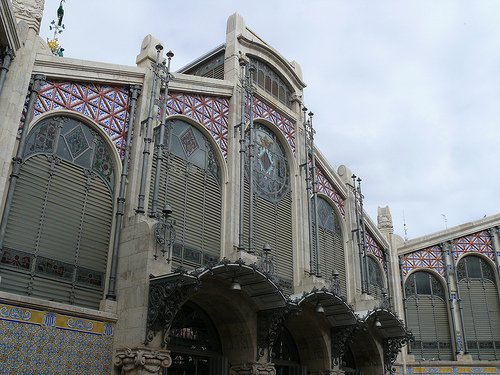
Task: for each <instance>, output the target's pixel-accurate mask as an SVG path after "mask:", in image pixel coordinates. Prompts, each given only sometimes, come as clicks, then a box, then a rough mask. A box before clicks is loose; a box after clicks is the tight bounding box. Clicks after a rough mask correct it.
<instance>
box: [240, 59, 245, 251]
mask: <svg viewBox="0 0 500 375" xmlns="http://www.w3.org/2000/svg"><path fill="white" fill-rule="evenodd" d="M245 66H246V61H245V59H243V58H241V59H240V70H241V79H240V80H241V123H240V141H239V142H240V201H239V206H240V207H239V208H240V217H239V222H238V231H239V234H238V250H239V251H243V250H244V246H243V241H244V239H243V227H244V219H245V218H244V216H245V215H244V212H243V211H244V209H245V155H246V150H245V101H246V95H245V93H246V87H245V86H246V81H245Z"/></svg>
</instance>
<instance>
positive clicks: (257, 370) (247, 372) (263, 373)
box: [230, 362, 276, 375]
mask: <svg viewBox="0 0 500 375" xmlns="http://www.w3.org/2000/svg"><path fill="white" fill-rule="evenodd" d="M230 374H231V375H276V369H275V368H274V363H259V362H248V363H242V364H239V365H233V366H231V370H230Z"/></svg>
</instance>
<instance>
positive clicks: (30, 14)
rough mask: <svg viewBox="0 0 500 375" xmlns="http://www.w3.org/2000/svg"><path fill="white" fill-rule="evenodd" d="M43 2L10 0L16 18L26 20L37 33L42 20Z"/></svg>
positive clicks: (41, 0)
mask: <svg viewBox="0 0 500 375" xmlns="http://www.w3.org/2000/svg"><path fill="white" fill-rule="evenodd" d="M44 3H45V1H44V0H12V8H13V10H14V14H15V16H16V18H17V19H18V20H24V21H26V23H27V24H28V25H29V26H30V27H32V28H33V29H35V30H36V32H37V33H38V32H39V31H40V23H41V22H42V16H43V7H44Z"/></svg>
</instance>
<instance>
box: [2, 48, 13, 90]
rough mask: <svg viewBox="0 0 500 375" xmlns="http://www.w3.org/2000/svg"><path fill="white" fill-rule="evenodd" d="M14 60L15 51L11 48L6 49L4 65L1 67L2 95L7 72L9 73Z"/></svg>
mask: <svg viewBox="0 0 500 375" xmlns="http://www.w3.org/2000/svg"><path fill="white" fill-rule="evenodd" d="M13 59H14V51H13V50H12V49H11V48H10V47H6V48H5V52H4V55H3V63H2V66H1V67H0V93H2V89H3V85H4V83H5V77H6V76H7V72H8V71H9V67H10V64H11V63H12V60H13Z"/></svg>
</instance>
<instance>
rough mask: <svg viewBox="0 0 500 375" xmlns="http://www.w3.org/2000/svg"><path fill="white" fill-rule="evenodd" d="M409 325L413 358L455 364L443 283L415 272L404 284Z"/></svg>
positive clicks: (428, 274) (427, 275)
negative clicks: (412, 336) (412, 339)
mask: <svg viewBox="0 0 500 375" xmlns="http://www.w3.org/2000/svg"><path fill="white" fill-rule="evenodd" d="M405 291H406V296H407V298H406V301H405V308H406V324H407V325H408V328H410V329H411V331H412V332H413V334H414V335H415V341H414V342H413V343H411V354H413V355H415V357H416V359H419V360H426V361H438V360H453V358H454V357H453V350H452V345H451V327H450V323H449V319H448V307H447V305H446V301H445V300H444V293H443V292H442V286H441V284H440V282H439V281H438V280H437V279H436V278H435V276H433V275H431V274H430V273H427V272H416V273H414V274H412V275H410V276H409V278H408V280H407V281H406V283H405Z"/></svg>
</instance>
